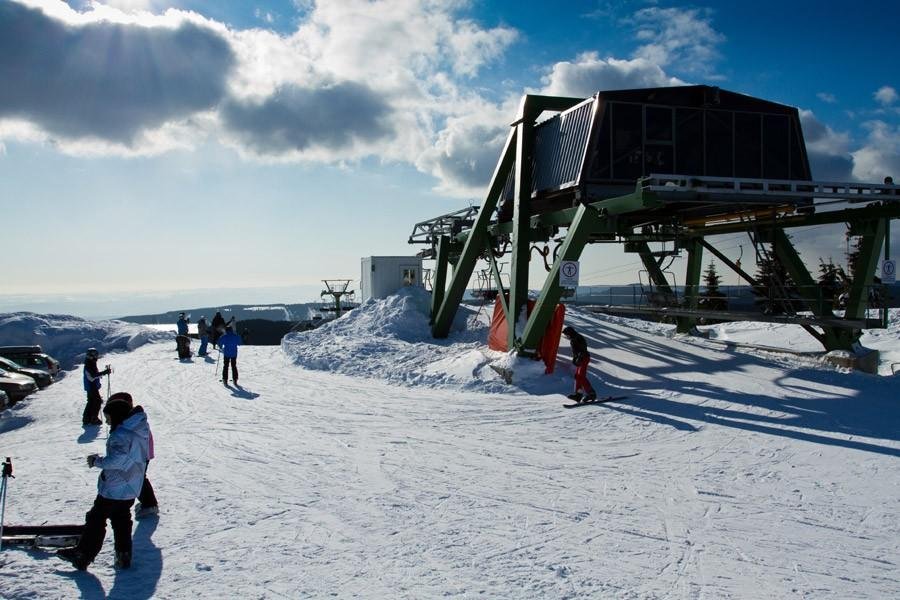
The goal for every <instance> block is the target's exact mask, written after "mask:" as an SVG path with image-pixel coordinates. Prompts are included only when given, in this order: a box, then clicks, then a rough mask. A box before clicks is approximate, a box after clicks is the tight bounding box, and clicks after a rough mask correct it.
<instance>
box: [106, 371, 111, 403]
mask: <svg viewBox="0 0 900 600" xmlns="http://www.w3.org/2000/svg"><path fill="white" fill-rule="evenodd" d="M110 374H112V369H110V368H109V365H106V401H107V402H109V380H110V377H109V376H110Z"/></svg>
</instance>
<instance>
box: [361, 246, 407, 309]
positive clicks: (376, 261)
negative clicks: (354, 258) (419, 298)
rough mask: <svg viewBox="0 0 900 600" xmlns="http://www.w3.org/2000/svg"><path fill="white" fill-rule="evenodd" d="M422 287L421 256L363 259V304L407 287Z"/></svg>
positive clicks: (370, 257) (367, 257) (369, 257)
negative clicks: (370, 299)
mask: <svg viewBox="0 0 900 600" xmlns="http://www.w3.org/2000/svg"><path fill="white" fill-rule="evenodd" d="M411 285H415V286H419V287H422V285H423V284H422V258H421V257H419V256H366V257H364V258H363V259H362V272H361V273H360V278H359V286H360V294H361V298H360V301H361V302H365V301H366V300H368V299H369V298H386V297H388V296H390V295H391V294H393V293H394V292H396V291H397V290H399V289H400V288H402V287H405V286H411Z"/></svg>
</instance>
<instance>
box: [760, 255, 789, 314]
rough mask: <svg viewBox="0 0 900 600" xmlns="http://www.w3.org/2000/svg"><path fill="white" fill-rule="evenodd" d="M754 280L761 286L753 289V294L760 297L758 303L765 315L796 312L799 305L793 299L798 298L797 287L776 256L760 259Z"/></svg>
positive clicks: (761, 257)
mask: <svg viewBox="0 0 900 600" xmlns="http://www.w3.org/2000/svg"><path fill="white" fill-rule="evenodd" d="M754 278H755V279H756V281H757V283H758V284H759V285H756V286H754V287H753V293H754V294H756V295H757V296H758V297H759V298H758V299H757V303H758V304H760V305H761V306H762V311H763V312H764V313H765V314H767V315H780V314H784V313H785V312H793V311H794V310H795V305H796V304H797V303H795V302H794V300H793V299H794V298H796V297H797V286H796V285H795V284H794V282H793V280H792V279H791V276H790V275H788V272H787V269H786V268H785V266H784V265H783V264H781V261H779V260H778V259H777V258H776V257H775V256H774V255H773V256H772V258H766V257H763V256H760V257H759V259H758V261H757V263H756V275H755V276H754Z"/></svg>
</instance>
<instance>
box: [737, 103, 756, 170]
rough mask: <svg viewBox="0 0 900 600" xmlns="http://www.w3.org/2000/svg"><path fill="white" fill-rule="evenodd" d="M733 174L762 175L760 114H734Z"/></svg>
mask: <svg viewBox="0 0 900 600" xmlns="http://www.w3.org/2000/svg"><path fill="white" fill-rule="evenodd" d="M734 175H735V177H753V178H754V179H758V178H760V177H762V115H758V114H754V113H735V115H734Z"/></svg>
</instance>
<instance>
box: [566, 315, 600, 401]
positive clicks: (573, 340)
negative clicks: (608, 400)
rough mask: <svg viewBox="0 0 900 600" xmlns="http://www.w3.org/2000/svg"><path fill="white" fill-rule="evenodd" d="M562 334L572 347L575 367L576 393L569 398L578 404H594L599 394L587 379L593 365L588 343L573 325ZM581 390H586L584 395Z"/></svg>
mask: <svg viewBox="0 0 900 600" xmlns="http://www.w3.org/2000/svg"><path fill="white" fill-rule="evenodd" d="M562 334H563V336H564V337H565V338H566V339H567V340H569V344H570V345H571V346H572V364H573V365H575V393H573V394H569V396H568V398H569V399H570V400H575V401H576V402H592V401H594V400H596V399H597V392H595V391H594V388H593V386H591V382H590V381H588V378H587V371H588V365H589V364H590V363H591V355H590V354H589V353H588V349H587V342H586V341H585V339H584V336H583V335H581V334H580V333H578V332H577V331H575V328H574V327H572V326H571V325H570V326H567V327H565V328H564V329H563V330H562ZM580 390H584V394H582V393H581V391H580Z"/></svg>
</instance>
